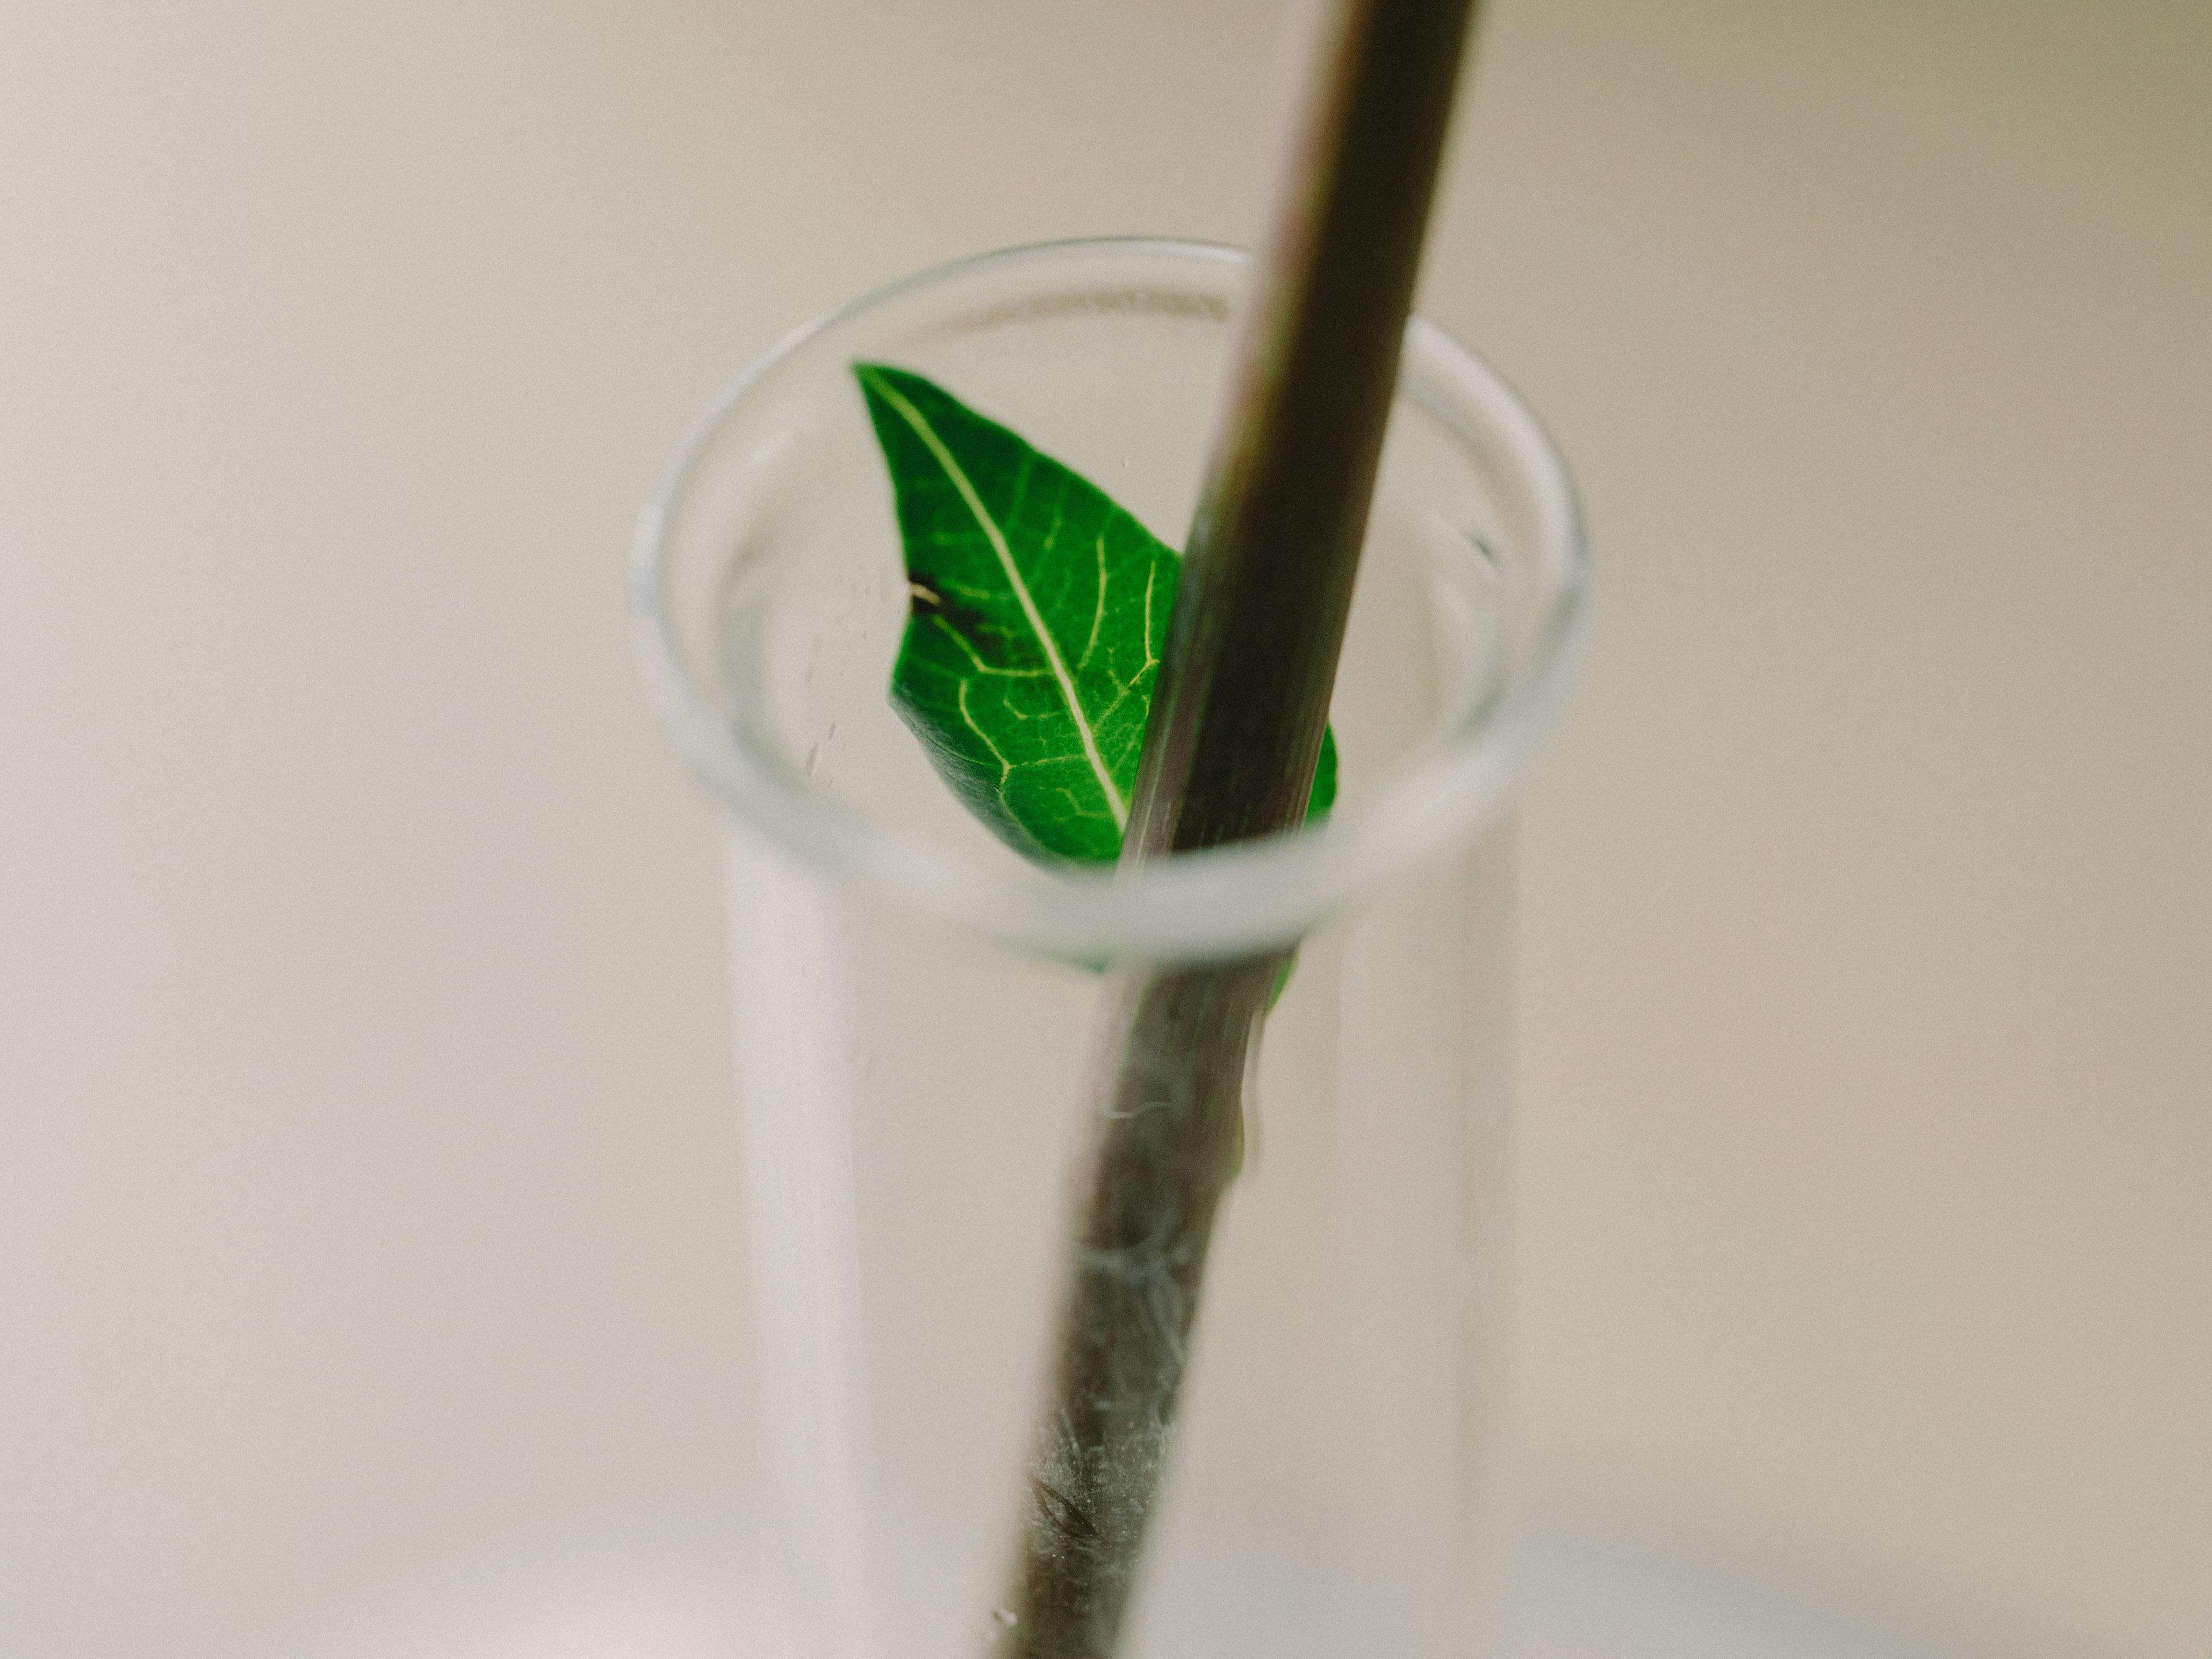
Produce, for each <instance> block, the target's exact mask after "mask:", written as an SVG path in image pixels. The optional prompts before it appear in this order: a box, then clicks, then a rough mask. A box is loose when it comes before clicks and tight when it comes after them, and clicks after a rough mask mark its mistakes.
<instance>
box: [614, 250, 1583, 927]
mask: <svg viewBox="0 0 2212 1659" xmlns="http://www.w3.org/2000/svg"><path fill="white" fill-rule="evenodd" d="M1101 256H1104V257H1109V258H1111V257H1117V256H1118V257H1127V258H1132V259H1140V258H1171V259H1177V260H1188V261H1191V262H1193V263H1194V264H1212V265H1214V266H1217V267H1227V268H1233V269H1238V270H1241V269H1243V268H1245V267H1247V266H1249V263H1250V257H1249V254H1248V253H1246V252H1244V251H1243V250H1242V249H1239V248H1235V247H1230V246H1225V245H1222V244H1219V243H1212V242H1200V241H1188V240H1178V239H1173V238H1164V237H1135V236H1130V237H1120V236H1116V237H1091V238H1083V239H1079V240H1062V241H1051V242H1037V243H1030V244H1025V245H1024V246H1017V247H1010V248H1002V249H999V250H996V251H994V252H986V253H978V254H972V255H969V256H968V257H966V258H961V259H957V260H954V261H951V262H950V263H948V264H939V265H936V266H933V267H931V268H929V269H927V270H921V271H919V272H916V273H915V274H913V275H910V276H904V277H902V278H899V279H898V280H896V281H895V282H892V283H887V284H885V285H884V286H882V287H879V288H877V289H872V290H871V291H870V292H868V293H866V294H864V295H861V296H860V298H858V299H856V300H854V301H851V302H849V303H848V304H846V305H844V306H842V307H838V308H837V309H836V310H834V311H831V312H829V313H826V314H825V315H823V316H822V317H820V318H818V319H816V320H814V321H812V322H811V323H807V324H805V325H802V326H801V327H799V328H798V329H796V330H794V331H792V332H791V333H789V334H787V336H785V337H784V338H783V339H782V340H781V341H780V342H778V343H776V344H775V346H774V347H772V348H771V349H769V351H768V352H767V353H766V354H764V355H763V356H761V357H760V358H759V359H757V361H756V362H753V363H752V364H751V365H750V367H749V368H746V369H745V371H744V373H743V374H740V375H738V378H737V379H736V380H733V381H732V382H731V383H730V385H729V386H726V388H725V389H724V390H723V391H722V392H721V393H720V395H719V396H717V397H716V398H715V399H714V402H713V403H712V404H710V405H709V406H708V409H707V410H706V412H705V414H704V415H702V416H701V417H700V418H699V420H698V421H697V422H696V423H695V424H694V425H693V427H692V428H691V430H690V433H689V434H688V435H686V437H685V439H684V443H683V444H682V446H681V447H679V448H678V451H677V453H676V456H675V459H673V460H672V461H671V464H670V465H669V467H668V469H667V471H666V472H665V474H664V475H663V477H662V479H661V483H660V485H659V489H657V490H656V492H655V493H654V495H653V497H652V499H651V500H650V501H648V502H647V504H646V506H645V507H644V509H643V511H642V512H641V513H640V515H639V519H638V525H637V531H636V534H635V538H634V541H633V543H632V549H631V556H630V563H629V626H630V640H631V645H632V647H633V650H634V652H635V658H636V663H637V669H638V673H639V676H640V678H641V680H642V681H643V683H644V687H645V691H646V696H647V701H648V702H649V703H650V704H651V705H652V707H653V711H654V713H655V714H657V715H658V716H659V720H660V721H661V724H662V725H663V726H665V728H666V729H667V731H668V732H669V734H670V736H671V738H673V739H674V741H675V743H676V745H677V748H678V750H679V751H680V752H681V753H682V754H683V756H684V758H685V760H686V761H687V762H689V763H690V766H691V767H692V769H693V770H695V771H696V773H698V775H700V777H701V778H702V781H705V783H706V784H707V786H708V788H709V789H711V790H712V791H713V792H714V794H715V795H716V796H717V797H718V798H719V799H720V803H721V805H722V806H723V807H724V809H725V810H726V811H730V812H732V813H734V814H735V815H736V816H737V817H738V818H740V819H741V820H743V821H744V823H747V824H748V825H750V827H752V828H753V829H756V830H757V831H758V832H759V833H760V834H761V835H763V836H765V837H766V838H767V840H768V841H769V842H771V843H773V844H774V845H775V846H776V847H778V848H781V849H782V850H783V851H784V852H786V853H787V854H790V855H792V856H793V857H794V858H796V859H797V860H799V862H801V863H802V864H804V865H807V866H811V867H813V868H814V869H816V870H817V871H819V872H822V873H823V874H825V875H829V876H831V877H833V878H837V879H840V880H849V881H851V882H853V883H854V884H857V885H859V886H860V887H862V888H865V889H866V890H870V891H872V892H873V893H875V894H877V895H878V896H882V897H884V898H886V899H889V900H890V901H892V902H896V903H898V904H901V905H902V906H905V907H907V908H912V909H916V910H919V911H921V912H924V913H926V914H928V915H934V916H936V917H939V918H940V919H942V920H945V921H951V922H953V923H956V924H957V925H959V926H961V927H966V928H968V929H970V930H972V931H974V932H975V933H981V934H983V935H985V936H987V937H989V938H992V939H998V940H1000V941H1001V942H1003V943H1006V944H1009V945H1015V946H1017V947H1018V948H1022V949H1024V950H1029V951H1036V952H1038V953H1041V954H1044V955H1048V956H1054V957H1064V958H1073V959H1094V960H1095V959H1107V958H1142V959H1152V960H1206V959H1223V958H1227V957H1236V956H1239V955H1245V954H1250V953H1253V952H1256V951H1263V950H1266V949H1268V948H1271V947H1273V946H1276V945H1284V944H1287V943H1290V942H1292V941H1294V940H1295V939H1297V938H1299V937H1300V936H1301V935H1303V934H1304V933H1307V932H1309V931H1310V929H1311V928H1312V927H1315V926H1316V925H1317V924H1318V923H1320V922H1321V921H1323V920H1325V919H1326V918H1327V917H1328V916H1330V915H1334V914H1336V913H1338V912H1340V911H1341V910H1344V909H1346V908H1349V907H1350V906H1351V905H1352V904H1353V903H1355V902H1357V901H1358V900H1359V899H1361V898H1363V897H1364V896H1368V895H1370V894H1372V893H1374V892H1376V891H1379V890H1382V889H1383V888H1386V887H1388V886H1390V885H1392V884H1395V883H1396V882H1397V881H1399V880H1401V879H1403V878H1406V877H1407V876H1408V875H1411V874H1413V873H1414V872H1418V871H1419V870H1420V869H1422V868H1424V867H1426V866H1432V865H1434V864H1435V863H1437V862H1438V861H1440V860H1443V859H1444V858H1447V857H1449V855H1450V854H1453V853H1454V852H1455V851H1457V850H1458V849H1459V848H1462V847H1464V846H1466V845H1468V844H1469V843H1471V842H1473V841H1474V839H1475V838H1476V837H1477V836H1480V834H1481V833H1482V832H1483V831H1484V830H1485V829H1488V828H1489V827H1490V826H1491V825H1492V823H1495V822H1496V821H1497V820H1498V818H1500V817H1502V816H1503V815H1504V811H1505V810H1506V809H1507V808H1508V807H1509V806H1510V804H1511V802H1512V799H1513V798H1514V795H1515V793H1516V790H1517V788H1518V787H1519V786H1520V784H1521V782H1522V780H1523V778H1524V777H1525V775H1526V773H1527V771H1528V768H1529V765H1530V763H1532V762H1533V760H1534V758H1535V757H1536V756H1537V754H1538V753H1539V752H1540V751H1541V750H1542V748H1543V747H1544V745H1545V743H1546V741H1547V738H1549V737H1550V736H1551V734H1552V732H1553V730H1554V729H1555V728H1556V726H1558V724H1559V720H1560V718H1561V716H1562V715H1563V714H1565V709H1566V706H1567V704H1568V702H1569V701H1570V699H1571V696H1572V693H1573V690H1574V688H1575V685H1576V684H1577V682H1578V680H1579V678H1580V675H1581V671H1582V668H1583V661H1584V659H1585V657H1586V655H1587V650H1588V639H1589V611H1590V569H1589V550H1588V547H1587V544H1586V542H1585V538H1584V533H1583V517H1582V508H1581V504H1580V501H1578V499H1577V495H1576V493H1575V489H1574V484H1573V481H1572V479H1571V477H1569V475H1568V472H1567V469H1566V465H1565V461H1564V460H1563V459H1561V458H1560V456H1559V452H1558V450H1557V448H1556V447H1554V446H1553V443H1552V441H1551V438H1550V436H1549V435H1548V434H1547V433H1546V431H1545V430H1544V428H1543V426H1542V424H1541V422H1539V421H1538V420H1537V418H1536V416H1535V415H1534V413H1533V412H1532V411H1531V410H1529V409H1528V405H1527V404H1524V403H1523V402H1522V400H1521V398H1520V397H1519V395H1518V394H1517V393H1516V392H1514V391H1513V389H1512V388H1511V386H1509V385H1508V384H1507V383H1506V382H1505V380H1504V378H1503V377H1501V376H1500V375H1499V374H1498V373H1497V372H1496V371H1495V370H1494V369H1492V368H1491V367H1490V366H1489V365H1488V364H1487V363H1486V362H1484V361H1483V360H1482V359H1481V358H1480V357H1479V356H1476V355H1475V354H1474V352H1473V351H1471V350H1469V349H1468V348H1466V347H1465V346H1463V345H1461V344H1460V343H1458V342H1457V341H1455V340H1454V339H1453V338H1452V337H1450V336H1449V335H1448V334H1446V333H1445V332H1444V331H1443V330H1442V329H1440V328H1438V327H1437V326H1436V325H1434V324H1432V323H1430V322H1428V321H1427V320H1425V319H1422V318H1419V317H1416V318H1414V319H1413V320H1412V321H1411V322H1410V323H1409V324H1408V325H1407V339H1406V349H1405V358H1404V365H1405V368H1401V385H1400V389H1399V393H1398V395H1399V396H1401V397H1404V396H1406V395H1407V386H1406V384H1405V382H1406V378H1407V374H1406V371H1407V370H1409V369H1411V368H1413V367H1415V366H1416V365H1418V366H1419V368H1420V370H1421V372H1422V376H1423V379H1424V380H1425V381H1431V382H1436V383H1437V384H1438V385H1440V386H1441V387H1442V389H1443V391H1444V392H1446V393H1448V394H1449V395H1448V397H1447V398H1445V399H1444V400H1443V404H1441V405H1440V404H1438V403H1436V402H1431V401H1430V400H1428V399H1422V400H1421V404H1422V407H1424V408H1425V409H1426V410H1428V412H1429V413H1431V415H1432V416H1437V417H1438V418H1440V419H1442V420H1443V421H1444V422H1445V423H1446V424H1447V425H1449V427H1451V428H1453V429H1454V430H1455V431H1459V432H1462V433H1468V422H1466V421H1465V420H1464V419H1456V418H1454V417H1453V413H1452V410H1453V407H1454V406H1456V407H1458V408H1460V409H1467V410H1473V411H1474V413H1475V415H1476V416H1477V417H1478V425H1479V427H1480V430H1481V431H1482V433H1483V435H1484V436H1485V437H1486V440H1488V441H1492V442H1494V443H1497V444H1498V446H1499V447H1501V448H1502V449H1503V450H1504V452H1505V453H1506V454H1507V455H1508V456H1509V457H1510V460H1511V461H1512V463H1513V465H1514V466H1515V468H1516V471H1518V473H1519V474H1520V475H1521V477H1522V481H1523V482H1524V483H1525V484H1526V485H1527V487H1528V489H1529V492H1530V496H1531V499H1532V501H1533V502H1534V508H1535V519H1536V523H1537V536H1538V539H1539V541H1540V542H1541V544H1543V548H1542V551H1543V554H1544V556H1545V559H1546V562H1547V565H1549V566H1551V567H1553V568H1557V569H1558V570H1559V572H1560V573H1561V577H1560V580H1559V581H1558V582H1557V583H1556V585H1555V589H1554V591H1553V592H1551V593H1549V594H1548V596H1547V600H1546V603H1545V606H1544V612H1543V614H1542V616H1541V620H1540V622H1539V624H1538V626H1537V627H1536V628H1535V629H1534V641H1535V642H1534V652H1533V661H1532V664H1531V665H1530V666H1529V667H1528V668H1527V669H1525V670H1524V671H1522V672H1521V673H1519V674H1517V675H1516V676H1515V677H1514V678H1513V679H1512V680H1510V682H1509V683H1508V684H1506V685H1505V686H1504V688H1503V690H1502V694H1501V695H1500V696H1498V697H1496V698H1493V699H1489V700H1486V702H1484V704H1483V705H1482V706H1481V707H1480V708H1478V709H1477V710H1476V711H1474V714H1472V715H1471V716H1469V717H1468V718H1466V719H1462V720H1459V721H1456V722H1455V723H1453V724H1451V725H1449V726H1445V727H1443V728H1441V729H1440V730H1438V731H1437V732H1436V733H1434V734H1433V736H1432V738H1431V740H1430V741H1429V742H1427V743H1426V744H1424V745H1423V746H1422V747H1421V748H1420V749H1419V750H1418V751H1417V752H1416V753H1414V754H1413V755H1410V756H1408V757H1406V758H1405V760H1404V761H1403V762H1402V763H1401V764H1400V765H1399V766H1398V767H1397V768H1395V769H1394V770H1393V771H1392V772H1391V773H1390V774H1389V775H1387V776H1385V777H1384V778H1383V779H1381V780H1379V781H1377V782H1376V785H1375V786H1374V787H1373V788H1372V789H1370V790H1369V791H1368V792H1366V793H1364V795H1363V796H1362V797H1361V798H1360V799H1357V800H1354V801H1349V802H1346V803H1345V805H1344V806H1343V807H1342V808H1341V809H1340V810H1339V811H1336V812H1334V813H1332V814H1330V815H1329V816H1328V817H1327V818H1325V819H1324V820H1322V822H1321V823H1317V824H1314V825H1311V826H1309V827H1307V828H1305V829H1301V830H1298V831H1297V832H1296V833H1294V834H1291V835H1286V836H1277V837H1273V838H1271V839H1268V840H1266V841H1254V842H1238V843H1235V844H1232V845H1230V846H1226V847H1220V848H1209V849H1207V850H1206V851H1203V852H1196V853H1187V854H1177V855H1176V856H1175V857H1173V858H1169V859H1162V860H1152V861H1150V862H1146V863H1141V864H1137V865H1133V866H1121V865H1115V866H1103V867H1100V868H1098V869H1088V868H1085V867H1082V866H1055V867H1053V868H1050V869H1048V868H1046V867H1044V866H1037V865H1018V866H1013V867H1011V868H1000V867H999V866H995V865H994V866H985V865H982V864H981V863H979V862H977V861H976V860H973V859H970V858H967V857H963V856H962V855H961V854H957V853H955V852H951V851H948V850H946V849H944V848H938V847H933V846H929V845H925V844H923V843H921V842H915V841H908V840H905V839H902V838H901V837H899V836H896V835H895V834H893V833H890V832H889V831H887V830H886V829H884V828H883V827H882V826H880V825H878V824H876V823H872V822H870V821H869V820H867V819H866V818H863V817H860V816H858V815H856V814H854V813H853V812H851V811H848V810H846V809H845V808H843V807H841V806H839V805H836V803H835V802H833V801H831V800H829V799H828V798H826V797H825V796H823V795H822V794H820V793H816V792H814V791H812V790H810V789H809V788H807V787H805V784H804V781H803V780H799V779H798V778H795V777H794V776H793V775H791V774H790V772H789V769H788V768H787V767H784V766H782V765H781V764H779V763H777V761H776V758H775V757H773V756H771V755H769V754H767V753H765V752H764V751H761V750H757V749H756V748H755V747H754V746H753V745H751V744H749V743H747V742H745V741H744V740H743V739H741V738H739V737H738V734H737V733H736V732H733V731H732V729H731V727H730V726H728V725H727V724H726V722H725V721H723V720H720V718H718V717H717V716H716V715H715V714H714V712H713V709H712V708H711V706H710V704H709V703H708V700H707V699H706V698H705V697H703V696H701V695H700V691H699V689H698V688H697V687H696V685H694V684H693V683H692V680H691V677H690V674H689V673H688V672H687V671H686V670H685V667H684V659H683V655H682V653H681V650H680V648H679V647H678V642H677V639H676V633H675V629H674V625H673V623H672V621H671V617H670V614H669V609H668V605H667V602H666V594H665V591H664V585H663V581H662V574H663V569H664V553H665V547H666V529H667V526H668V525H669V523H670V522H671V520H672V518H673V517H674V515H675V514H674V509H675V507H676V505H677V503H678V501H679V500H680V498H681V497H682V495H683V494H684V489H685V488H686V486H687V484H688V483H689V481H690V477H691V475H692V473H693V471H694V469H695V468H696V465H698V463H699V461H700V459H701V458H702V455H703V454H704V453H706V451H707V450H708V447H709V446H710V445H711V443H712V442H713V441H714V436H715V434H716V432H717V431H718V429H719V428H720V427H721V425H722V423H723V422H725V421H726V420H727V419H728V418H729V417H730V416H731V415H732V412H733V411H734V410H736V409H737V408H738V405H739V404H742V403H743V402H744V400H745V399H746V398H747V397H748V396H749V395H750V394H751V393H752V392H754V391H755V390H756V388H757V387H758V386H760V385H761V383H762V382H763V380H766V379H768V378H769V375H770V374H772V373H773V372H774V371H775V370H776V369H778V368H781V367H783V366H784V365H785V364H786V363H787V362H789V361H790V360H791V359H792V358H793V356H797V355H798V354H799V353H800V352H801V351H803V350H805V349H806V348H808V347H809V346H811V345H812V344H813V343H815V342H816V341H817V340H819V339H820V338H822V337H824V336H826V335H828V334H829V333H831V332H833V331H835V330H836V329H837V328H838V327H839V326H840V325H842V324H844V323H847V322H848V321H850V320H852V319H854V318H856V317H858V316H860V314H862V313H866V312H868V311H870V310H872V309H873V308H875V307H878V306H879V305H882V304H884V303H885V302H887V301H891V300H894V299H897V298H901V297H903V296H906V295H910V294H912V293H913V292H915V290H917V289H924V288H928V287H933V286H935V285H937V284H939V283H945V282H948V281H951V280H954V279H957V277H959V276H963V275H966V274H968V273H969V272H971V271H974V270H978V269H980V268H985V267H988V268H992V269H1000V268H1003V267H1006V266H1009V265H1014V264H1036V265H1039V266H1048V265H1050V264H1057V263H1060V262H1063V261H1074V260H1080V259H1083V258H1097V257H1101Z"/></svg>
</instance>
